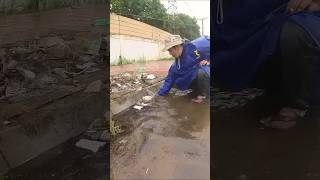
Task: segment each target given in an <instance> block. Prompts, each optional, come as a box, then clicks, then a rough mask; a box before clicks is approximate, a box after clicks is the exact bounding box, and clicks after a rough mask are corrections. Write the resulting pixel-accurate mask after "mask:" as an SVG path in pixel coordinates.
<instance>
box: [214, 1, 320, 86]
mask: <svg viewBox="0 0 320 180" xmlns="http://www.w3.org/2000/svg"><path fill="white" fill-rule="evenodd" d="M218 1H220V2H219V3H218ZM221 2H222V6H221ZM287 3H288V0H241V1H237V0H214V1H213V6H214V13H213V16H214V17H213V21H214V22H213V23H211V24H212V30H213V34H214V42H215V43H214V44H215V45H214V49H213V50H214V52H215V53H214V54H213V62H212V64H213V65H212V66H213V67H212V68H213V71H214V77H215V79H217V80H218V81H219V82H221V83H222V85H223V86H224V87H225V88H228V89H230V90H241V89H243V88H246V87H248V86H249V85H250V83H251V82H253V81H254V80H255V77H256V73H257V71H258V69H259V68H260V66H261V65H262V64H263V63H264V62H265V61H266V59H267V58H268V57H269V56H271V55H274V54H275V53H276V52H277V51H278V50H279V46H278V45H279V37H280V33H281V27H282V25H283V24H284V23H285V22H287V21H291V22H294V23H296V24H297V25H299V26H301V27H302V28H303V29H305V30H306V32H308V33H309V35H310V36H311V37H312V39H313V40H314V41H315V44H316V45H317V46H319V42H320V30H319V29H320V18H319V17H320V12H306V11H302V12H298V13H295V14H288V13H286V7H287ZM221 10H222V11H221ZM221 15H222V16H221ZM221 17H223V21H221V20H222V19H221Z"/></svg>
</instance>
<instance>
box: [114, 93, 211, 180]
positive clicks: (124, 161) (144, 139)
mask: <svg viewBox="0 0 320 180" xmlns="http://www.w3.org/2000/svg"><path fill="white" fill-rule="evenodd" d="M114 118H115V119H116V121H118V122H119V123H120V124H121V125H123V128H125V130H126V131H127V132H128V134H127V135H124V136H122V137H120V138H118V140H115V141H114V142H113V143H112V145H111V148H112V150H111V171H112V179H210V106H209V104H208V103H204V104H195V103H192V102H191V99H190V97H172V96H171V97H168V98H165V99H155V102H153V103H152V106H151V107H147V108H144V109H142V110H141V111H138V110H134V109H130V110H128V111H126V112H123V113H120V114H118V115H117V116H115V117H114ZM119 147H121V148H119ZM119 149H121V150H119Z"/></svg>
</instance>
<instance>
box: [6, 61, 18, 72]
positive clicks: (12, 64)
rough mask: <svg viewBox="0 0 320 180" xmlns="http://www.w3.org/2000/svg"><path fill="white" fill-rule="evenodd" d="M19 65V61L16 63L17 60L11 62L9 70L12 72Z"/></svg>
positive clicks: (8, 66)
mask: <svg viewBox="0 0 320 180" xmlns="http://www.w3.org/2000/svg"><path fill="white" fill-rule="evenodd" d="M17 64H18V62H17V61H15V60H10V61H9V63H8V65H7V68H8V69H10V70H12V69H15V68H16V66H17Z"/></svg>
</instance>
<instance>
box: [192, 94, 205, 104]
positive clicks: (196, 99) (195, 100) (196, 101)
mask: <svg viewBox="0 0 320 180" xmlns="http://www.w3.org/2000/svg"><path fill="white" fill-rule="evenodd" d="M204 99H206V97H205V96H200V95H199V96H197V97H196V98H193V99H191V101H192V102H195V103H202V102H203V100H204Z"/></svg>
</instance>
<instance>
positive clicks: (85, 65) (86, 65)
mask: <svg viewBox="0 0 320 180" xmlns="http://www.w3.org/2000/svg"><path fill="white" fill-rule="evenodd" d="M95 65H97V64H96V63H92V62H88V63H84V64H82V65H80V64H77V65H76V67H77V68H78V69H87V68H90V67H93V66H95Z"/></svg>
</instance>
